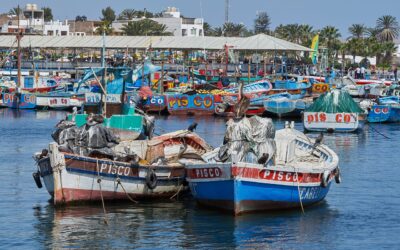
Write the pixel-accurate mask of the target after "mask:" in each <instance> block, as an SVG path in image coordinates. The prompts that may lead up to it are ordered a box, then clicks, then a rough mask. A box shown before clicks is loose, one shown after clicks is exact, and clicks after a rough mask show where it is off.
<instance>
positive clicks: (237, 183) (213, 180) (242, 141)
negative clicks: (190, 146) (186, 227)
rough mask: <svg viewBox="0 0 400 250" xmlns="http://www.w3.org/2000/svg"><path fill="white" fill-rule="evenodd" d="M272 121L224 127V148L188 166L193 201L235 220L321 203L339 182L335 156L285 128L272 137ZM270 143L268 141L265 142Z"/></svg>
mask: <svg viewBox="0 0 400 250" xmlns="http://www.w3.org/2000/svg"><path fill="white" fill-rule="evenodd" d="M271 125H272V121H271V120H270V119H266V118H259V117H256V116H254V117H251V118H243V119H242V120H240V121H230V122H228V127H227V132H226V135H225V143H226V144H225V145H224V146H222V147H221V148H218V149H216V150H214V151H212V152H210V153H206V154H204V155H203V156H202V158H203V159H204V160H205V161H206V163H199V164H188V165H187V166H186V175H187V181H188V183H189V187H190V190H191V193H192V195H193V197H194V198H195V199H196V201H197V202H198V203H199V204H201V205H205V206H209V207H214V208H218V209H223V210H227V211H230V212H231V213H233V214H234V215H240V214H243V213H247V212H255V211H263V210H281V209H288V208H300V207H302V208H304V207H305V206H309V205H312V204H315V203H318V202H320V201H322V200H323V199H324V198H325V196H326V195H327V193H328V191H329V189H330V187H331V183H332V181H333V180H335V181H336V182H337V183H339V182H340V171H339V168H338V162H339V159H338V156H337V155H336V153H335V152H333V151H332V150H331V149H330V148H328V147H327V146H325V145H323V144H321V141H322V138H319V139H318V138H317V140H316V141H314V140H313V139H310V138H308V137H307V136H306V135H304V134H303V133H301V132H299V131H297V130H295V129H294V124H293V123H292V124H291V125H289V123H288V122H287V123H286V126H285V128H284V129H281V130H278V131H277V132H276V134H275V130H274V128H273V125H272V126H271ZM267 138H268V139H267Z"/></svg>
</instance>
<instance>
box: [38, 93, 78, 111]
mask: <svg viewBox="0 0 400 250" xmlns="http://www.w3.org/2000/svg"><path fill="white" fill-rule="evenodd" d="M84 100H85V98H84V96H81V97H79V96H75V95H62V94H61V95H37V96H36V106H37V108H42V109H58V110H60V109H70V108H72V107H81V106H82V104H83V103H84Z"/></svg>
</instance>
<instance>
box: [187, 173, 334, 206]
mask: <svg viewBox="0 0 400 250" xmlns="http://www.w3.org/2000/svg"><path fill="white" fill-rule="evenodd" d="M330 183H331V182H330ZM330 183H329V185H328V186H327V187H326V188H323V187H320V186H301V187H300V194H301V202H302V204H303V206H307V205H312V204H314V203H317V202H319V201H321V200H323V199H324V198H325V196H326V195H327V193H328V191H329V188H330ZM189 185H190V189H191V191H192V194H193V196H194V197H195V198H196V200H197V201H198V202H199V203H200V204H203V205H206V206H211V207H215V208H219V209H224V210H229V211H231V212H233V213H234V214H241V213H246V212H254V211H262V210H276V209H288V208H296V207H300V206H301V205H300V198H299V189H298V187H297V185H294V186H291V185H277V184H268V183H259V182H252V181H243V180H235V179H231V180H221V181H210V182H191V183H190V184H189ZM216 190H218V191H217V192H216Z"/></svg>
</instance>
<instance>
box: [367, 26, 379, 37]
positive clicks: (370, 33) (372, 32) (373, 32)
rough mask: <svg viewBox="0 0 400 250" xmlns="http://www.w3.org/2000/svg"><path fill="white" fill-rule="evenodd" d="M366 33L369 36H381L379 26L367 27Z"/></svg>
mask: <svg viewBox="0 0 400 250" xmlns="http://www.w3.org/2000/svg"><path fill="white" fill-rule="evenodd" d="M365 33H366V35H367V36H368V38H375V39H378V37H379V30H378V29H377V28H367V30H366V31H365Z"/></svg>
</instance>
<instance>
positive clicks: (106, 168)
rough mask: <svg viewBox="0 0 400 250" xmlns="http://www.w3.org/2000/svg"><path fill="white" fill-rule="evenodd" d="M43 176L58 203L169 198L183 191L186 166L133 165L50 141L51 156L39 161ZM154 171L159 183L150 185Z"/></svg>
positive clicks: (55, 202) (50, 192)
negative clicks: (73, 150) (68, 149)
mask: <svg viewBox="0 0 400 250" xmlns="http://www.w3.org/2000/svg"><path fill="white" fill-rule="evenodd" d="M38 163H39V164H38V165H39V170H40V175H41V177H42V178H43V181H44V183H45V186H46V189H47V190H48V192H49V194H50V195H51V196H52V197H53V199H54V204H55V205H60V204H71V203H79V202H96V201H101V199H104V200H129V199H155V198H169V197H171V196H172V195H174V194H176V193H178V192H179V191H182V189H184V188H183V182H184V180H185V170H184V168H183V167H167V166H154V167H153V166H152V167H150V168H149V167H145V166H139V165H131V164H128V163H123V162H115V161H112V160H100V159H96V158H91V157H85V156H79V155H73V154H67V153H61V152H59V151H58V147H57V145H56V144H50V156H49V157H48V158H44V159H42V160H39V162H38ZM151 172H153V173H154V174H155V175H156V176H157V184H156V186H155V187H154V188H150V187H149V183H148V180H147V178H146V177H147V176H148V174H149V173H151Z"/></svg>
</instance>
